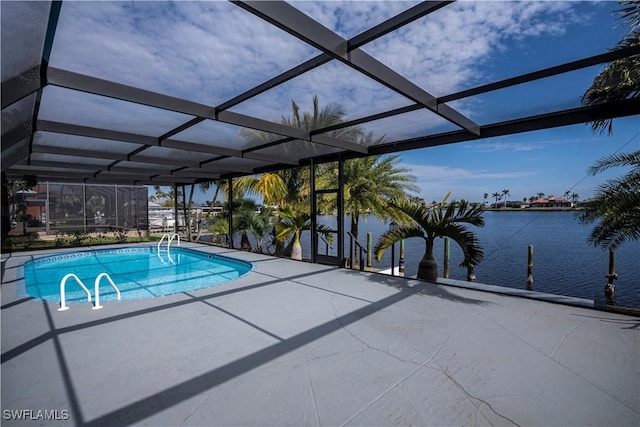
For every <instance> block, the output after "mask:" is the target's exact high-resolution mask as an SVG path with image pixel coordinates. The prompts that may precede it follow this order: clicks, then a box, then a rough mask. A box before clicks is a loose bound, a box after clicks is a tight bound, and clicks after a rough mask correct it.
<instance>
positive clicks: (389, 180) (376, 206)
mask: <svg viewBox="0 0 640 427" xmlns="http://www.w3.org/2000/svg"><path fill="white" fill-rule="evenodd" d="M368 137H369V138H370V137H371V135H369V136H368ZM365 139H366V137H365ZM399 162H400V156H397V155H394V156H383V155H376V156H369V157H361V158H357V159H351V160H347V161H346V162H345V163H344V209H345V211H346V212H349V213H350V214H351V234H352V235H353V237H354V239H356V240H357V239H358V225H359V222H360V216H362V215H366V214H368V213H370V214H372V215H374V216H376V217H377V218H380V219H382V220H386V219H389V218H391V219H393V220H396V221H398V220H400V217H399V216H398V215H397V214H395V213H394V212H390V211H389V208H388V203H389V201H390V200H392V199H400V198H405V197H407V192H410V191H418V187H416V186H415V185H414V184H413V183H414V182H415V180H416V178H415V177H414V176H412V175H409V174H408V172H409V169H407V168H403V167H400V166H398V163H399ZM319 175H321V181H322V182H323V183H324V184H325V185H327V186H328V187H333V188H335V187H337V185H338V171H337V170H336V168H334V167H331V165H329V167H326V168H324V169H322V170H321V172H320V174H319ZM332 202H333V203H330V204H329V206H327V207H326V209H327V210H329V211H333V210H334V209H335V208H336V207H337V206H336V201H335V200H333V199H332Z"/></svg>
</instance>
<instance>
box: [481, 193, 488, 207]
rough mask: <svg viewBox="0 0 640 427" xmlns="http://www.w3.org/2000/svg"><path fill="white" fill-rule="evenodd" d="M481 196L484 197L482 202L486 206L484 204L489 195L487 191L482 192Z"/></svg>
mask: <svg viewBox="0 0 640 427" xmlns="http://www.w3.org/2000/svg"><path fill="white" fill-rule="evenodd" d="M482 197H484V204H485V206H486V204H487V198H488V197H489V193H484V194H483V195H482Z"/></svg>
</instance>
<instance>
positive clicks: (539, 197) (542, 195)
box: [536, 192, 544, 199]
mask: <svg viewBox="0 0 640 427" xmlns="http://www.w3.org/2000/svg"><path fill="white" fill-rule="evenodd" d="M536 196H538V199H542V198H543V197H544V193H542V192H540V193H538V194H536Z"/></svg>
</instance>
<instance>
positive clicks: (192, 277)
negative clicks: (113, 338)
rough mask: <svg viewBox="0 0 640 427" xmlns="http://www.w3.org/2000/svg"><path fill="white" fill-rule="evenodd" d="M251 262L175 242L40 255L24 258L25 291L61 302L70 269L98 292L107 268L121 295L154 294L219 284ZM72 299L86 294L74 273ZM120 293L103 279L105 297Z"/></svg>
mask: <svg viewBox="0 0 640 427" xmlns="http://www.w3.org/2000/svg"><path fill="white" fill-rule="evenodd" d="M251 268H252V265H251V263H249V262H245V261H240V260H235V259H232V258H228V257H224V256H220V255H215V254H207V253H202V252H198V251H193V250H189V249H185V248H180V247H174V248H171V251H170V252H169V253H167V251H166V250H162V251H160V252H158V250H157V248H156V247H150V246H147V247H127V248H119V249H108V250H94V251H85V252H74V253H71V254H63V255H53V256H47V257H43V258H37V259H34V260H32V261H29V262H27V263H25V265H24V277H25V287H26V293H27V294H28V295H30V296H32V297H36V298H42V299H45V300H47V301H51V302H60V281H61V280H62V278H63V277H64V276H65V275H67V274H68V273H74V274H75V275H76V276H78V277H79V278H80V280H81V281H82V282H83V283H84V284H85V286H86V287H87V288H88V289H89V291H90V292H91V297H92V300H93V299H94V298H95V295H94V282H95V279H96V277H97V276H98V275H99V274H100V273H107V274H108V275H109V276H110V277H111V279H112V280H113V282H114V283H115V284H116V286H117V287H118V288H119V289H120V292H121V295H122V299H139V298H151V297H158V296H164V295H171V294H176V293H180V292H186V291H192V290H196V289H202V288H208V287H211V286H216V285H220V284H222V283H226V282H228V281H230V280H234V279H237V278H238V277H240V276H242V275H244V274H246V273H247V272H249V271H250V270H251ZM65 287H66V290H65V295H66V296H65V299H66V301H67V302H74V301H86V300H87V295H86V294H85V292H84V291H83V290H82V288H81V287H80V286H79V285H78V284H77V283H76V281H75V280H73V278H70V279H68V280H67V282H66V286H65ZM115 299H116V292H115V290H114V289H113V288H112V287H111V285H110V284H109V282H108V280H106V279H103V280H101V283H100V301H101V302H102V301H109V300H115Z"/></svg>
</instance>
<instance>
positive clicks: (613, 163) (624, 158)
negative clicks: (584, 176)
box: [588, 150, 640, 175]
mask: <svg viewBox="0 0 640 427" xmlns="http://www.w3.org/2000/svg"><path fill="white" fill-rule="evenodd" d="M620 166H636V167H638V166H640V150H638V151H634V152H631V153H619V154H613V155H611V156H607V157H604V158H602V159H600V160H598V161H597V162H596V163H594V164H593V165H592V166H591V167H590V168H589V169H588V173H589V174H590V175H596V174H599V173H600V172H602V171H605V170H607V169H610V168H613V167H620Z"/></svg>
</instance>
